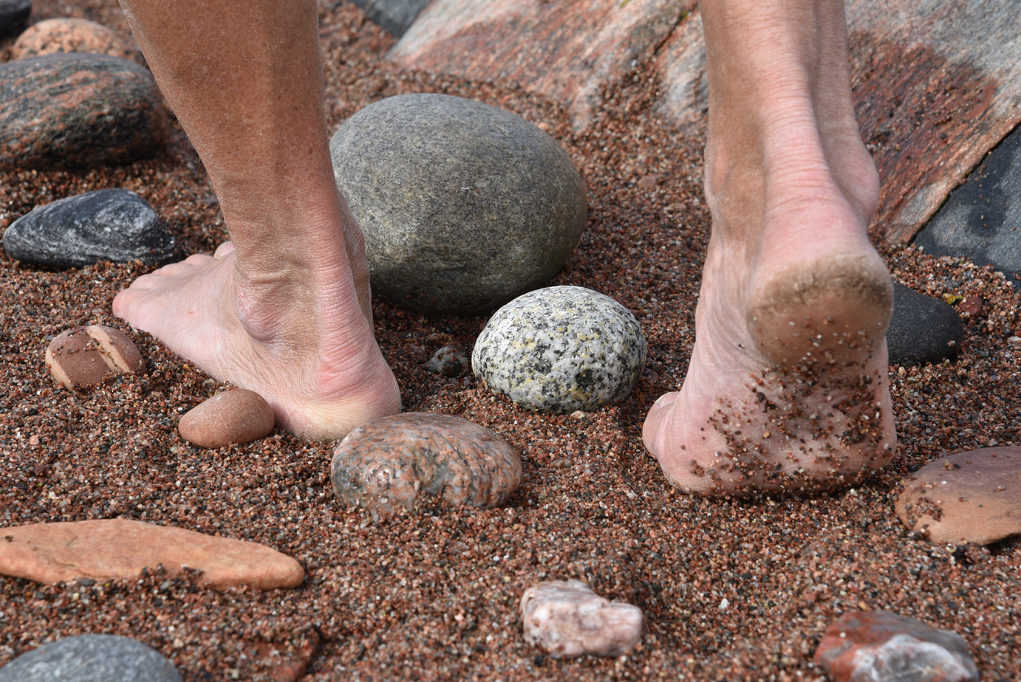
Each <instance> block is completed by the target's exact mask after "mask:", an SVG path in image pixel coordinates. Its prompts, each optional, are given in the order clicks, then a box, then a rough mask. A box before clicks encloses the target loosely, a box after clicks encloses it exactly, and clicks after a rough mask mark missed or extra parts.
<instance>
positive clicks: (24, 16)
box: [0, 0, 32, 38]
mask: <svg viewBox="0 0 1021 682" xmlns="http://www.w3.org/2000/svg"><path fill="white" fill-rule="evenodd" d="M31 13H32V0H0V38H6V37H7V36H12V35H16V34H18V33H20V32H21V30H22V29H23V28H25V24H27V23H28V15H29V14H31Z"/></svg>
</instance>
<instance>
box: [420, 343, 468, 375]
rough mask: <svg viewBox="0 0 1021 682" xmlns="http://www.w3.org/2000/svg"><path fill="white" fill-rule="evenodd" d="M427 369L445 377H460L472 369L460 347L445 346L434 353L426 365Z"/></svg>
mask: <svg viewBox="0 0 1021 682" xmlns="http://www.w3.org/2000/svg"><path fill="white" fill-rule="evenodd" d="M425 366H426V369H428V370H429V371H430V372H435V373H436V374H442V375H443V376H445V377H459V376H461V375H462V374H464V373H465V372H467V371H468V369H469V368H470V367H471V361H469V360H468V357H467V356H466V355H465V354H464V353H463V352H461V348H460V347H459V346H444V347H443V348H440V349H439V350H438V351H436V352H435V353H433V356H432V357H431V358H429V362H427V363H426V365H425Z"/></svg>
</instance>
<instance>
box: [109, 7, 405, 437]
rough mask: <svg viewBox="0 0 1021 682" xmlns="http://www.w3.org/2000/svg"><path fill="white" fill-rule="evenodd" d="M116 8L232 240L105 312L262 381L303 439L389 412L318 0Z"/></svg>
mask: <svg viewBox="0 0 1021 682" xmlns="http://www.w3.org/2000/svg"><path fill="white" fill-rule="evenodd" d="M122 6H123V7H124V10H125V12H126V14H127V15H128V18H129V20H130V21H131V24H132V28H133V30H134V32H135V35H136V37H137V39H138V41H139V44H140V46H141V48H142V51H143V53H144V54H145V56H146V59H147V61H148V63H149V65H150V67H151V68H152V71H153V73H154V75H155V76H156V79H157V81H158V82H159V84H160V87H161V88H162V90H163V92H164V94H165V95H166V97H167V99H168V101H169V102H170V104H171V106H172V107H173V109H174V111H175V113H176V114H177V117H178V119H179V120H180V122H181V124H182V126H183V127H184V129H185V131H186V132H187V133H188V137H189V138H190V139H191V141H192V143H193V144H194V146H195V149H196V151H198V153H199V156H200V157H201V159H202V161H203V163H204V165H205V167H206V169H207V171H208V173H209V177H210V180H211V182H212V185H213V189H214V190H215V191H216V194H217V196H218V197H219V199H220V206H221V208H222V210H223V215H224V219H225V220H226V223H227V228H228V231H229V233H230V237H231V242H232V243H229V244H225V245H224V246H221V247H220V248H219V249H218V250H217V252H216V254H214V255H213V256H207V255H194V256H191V257H189V258H188V259H186V260H184V261H182V262H180V263H175V264H172V265H169V266H166V267H164V268H160V269H159V270H157V271H155V272H153V273H152V274H150V275H146V276H143V277H140V278H139V279H137V280H136V281H135V282H134V283H133V284H132V285H131V287H129V288H128V289H126V290H124V291H122V292H121V293H120V294H118V295H117V297H116V298H115V299H114V304H113V305H114V313H115V314H116V315H118V316H119V317H122V318H123V319H124V320H126V321H127V322H128V323H129V324H131V325H132V326H133V327H136V328H139V329H143V330H145V331H148V332H150V333H151V334H153V335H154V336H155V337H156V338H158V339H160V340H161V341H162V342H164V343H165V344H166V345H167V346H168V347H169V348H170V349H171V350H173V351H174V352H176V353H178V354H179V355H182V356H183V357H185V358H187V359H188V360H190V361H192V362H194V363H195V364H196V365H197V366H198V367H200V368H202V369H203V370H205V371H206V372H207V373H209V374H210V375H212V376H214V377H216V378H217V379H220V380H225V381H230V382H232V383H234V384H236V385H238V386H242V387H245V388H249V389H252V390H254V391H256V392H258V393H260V394H261V395H263V396H264V397H265V398H266V399H267V400H268V401H269V402H270V404H271V405H272V406H273V408H274V411H275V412H276V415H277V420H278V423H279V424H280V425H282V426H283V427H284V428H286V429H288V430H290V431H292V432H295V433H297V434H299V435H301V436H304V437H309V438H338V437H342V436H343V435H345V434H346V433H347V432H348V431H350V430H351V429H352V428H354V427H355V426H357V425H358V424H361V423H363V422H365V421H368V420H370V419H373V418H376V417H380V416H383V415H386V414H391V413H393V412H396V411H398V410H399V409H400V396H399V392H398V389H397V383H396V381H395V379H394V377H393V374H392V372H391V371H390V369H389V367H387V365H386V362H385V360H384V359H383V356H382V354H381V353H380V351H379V347H378V346H377V345H376V341H375V338H374V336H373V331H372V319H371V310H370V308H369V281H368V266H367V262H366V260H365V254H364V245H363V240H362V235H361V232H360V230H359V229H358V226H357V224H356V223H355V221H354V218H353V217H352V216H351V213H350V211H349V210H348V208H347V205H346V203H345V202H344V199H343V197H341V196H340V195H339V194H338V192H337V189H336V185H335V184H334V180H333V169H332V165H331V162H330V158H329V148H328V139H327V131H326V123H325V119H324V114H323V72H322V64H321V57H320V53H319V44H318V31H317V26H316V9H315V2H314V0H304V1H302V2H283V1H282V0H281V1H273V2H232V1H231V0H209V1H199V0H195V1H191V2H174V3H167V2H161V1H160V0H122Z"/></svg>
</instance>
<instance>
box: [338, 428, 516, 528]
mask: <svg viewBox="0 0 1021 682" xmlns="http://www.w3.org/2000/svg"><path fill="white" fill-rule="evenodd" d="M330 478H331V479H332V480H333V489H334V491H335V492H336V493H337V497H339V498H340V499H341V500H343V501H344V502H347V503H348V504H353V505H357V506H361V507H365V508H366V509H368V510H369V512H370V513H371V514H372V516H373V517H374V518H387V517H388V516H390V515H391V514H392V513H393V512H395V511H397V510H400V509H405V510H408V511H410V510H413V509H414V508H415V507H416V506H417V505H418V504H420V503H423V502H424V503H426V504H439V505H446V506H458V505H470V506H473V507H495V506H497V505H499V504H502V503H503V502H504V501H505V500H506V499H507V498H508V497H510V494H511V493H513V492H514V490H515V489H516V488H517V487H518V483H520V482H521V460H520V458H519V457H518V455H517V453H516V452H514V449H513V448H511V446H510V445H508V444H507V442H506V441H504V440H503V439H502V438H500V436H499V435H497V434H496V433H495V432H494V431H492V430H490V429H487V428H486V427H484V426H480V425H478V424H474V423H472V422H470V421H468V420H466V419H462V418H461V417H455V416H453V415H449V414H432V413H427V412H419V413H415V412H410V413H406V414H398V415H394V416H391V417H384V418H382V419H378V420H376V421H374V422H371V423H369V424H365V425H362V426H359V427H358V428H357V429H355V430H354V431H352V432H351V433H349V434H348V435H347V437H346V438H344V440H342V441H341V442H340V445H338V446H337V449H336V451H335V452H334V455H333V461H332V462H331V464H330Z"/></svg>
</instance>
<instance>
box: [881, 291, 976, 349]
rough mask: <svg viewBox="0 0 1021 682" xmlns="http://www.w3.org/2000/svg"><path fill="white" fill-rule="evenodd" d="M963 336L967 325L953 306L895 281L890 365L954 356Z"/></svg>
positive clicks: (888, 332)
mask: <svg viewBox="0 0 1021 682" xmlns="http://www.w3.org/2000/svg"><path fill="white" fill-rule="evenodd" d="M963 339H964V324H963V323H962V322H961V317H960V315H958V314H957V311H956V310H954V309H953V307H952V306H950V305H947V304H946V303H944V302H943V301H940V300H937V299H935V298H932V297H930V296H926V295H925V294H920V293H918V292H917V291H914V290H913V289H909V288H908V287H906V286H904V285H903V284H900V283H899V282H894V283H893V315H892V317H891V318H890V327H889V328H888V329H887V330H886V343H887V347H888V348H889V350H890V364H891V365H906V366H911V365H915V364H919V363H923V362H940V361H941V360H943V359H944V358H952V357H954V356H955V355H957V351H959V350H960V348H961V341H962V340H963Z"/></svg>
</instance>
